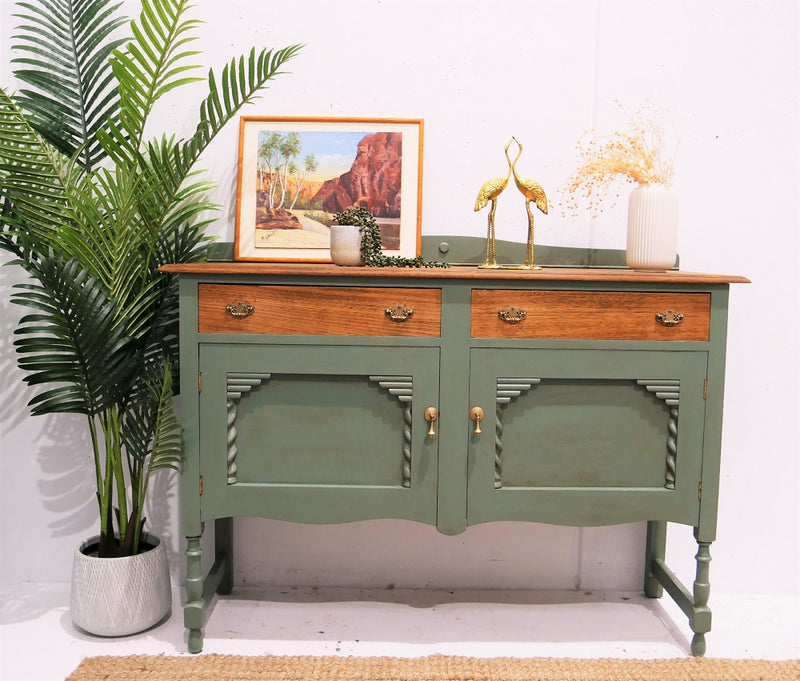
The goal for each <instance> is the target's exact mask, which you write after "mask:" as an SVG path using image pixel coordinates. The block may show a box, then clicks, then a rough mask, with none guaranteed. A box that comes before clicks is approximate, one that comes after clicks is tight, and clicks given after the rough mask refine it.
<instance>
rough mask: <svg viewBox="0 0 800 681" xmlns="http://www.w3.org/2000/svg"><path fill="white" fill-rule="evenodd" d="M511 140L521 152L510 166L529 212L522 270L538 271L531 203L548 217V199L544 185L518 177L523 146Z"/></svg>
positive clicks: (514, 138) (516, 140)
mask: <svg viewBox="0 0 800 681" xmlns="http://www.w3.org/2000/svg"><path fill="white" fill-rule="evenodd" d="M511 139H512V140H514V141H515V142H516V143H517V146H518V147H519V152H518V153H517V156H516V158H514V161H513V162H511V161H509V164H510V165H511V172H512V173H513V174H514V184H516V185H517V189H519V190H520V192H522V195H523V196H524V197H525V210H526V211H527V212H528V241H527V247H526V249H525V264H524V265H523V266H522V269H538V268H536V267H535V266H534V264H533V258H534V253H533V248H534V247H533V211H531V202H533V203H535V204H536V207H537V208H538V209H539V210H540V211H542V213H544V214H545V215H547V197H546V196H545V193H544V189H542V185H540V184H539V183H538V182H535V181H534V180H528V179H525V178H520V176H519V175H517V167H516V166H517V161H519V157H520V156H522V144H520V141H519V140H518V139H517V138H516V137H512V138H511ZM506 158H508V147H506Z"/></svg>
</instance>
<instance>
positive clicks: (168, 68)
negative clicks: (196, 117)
mask: <svg viewBox="0 0 800 681" xmlns="http://www.w3.org/2000/svg"><path fill="white" fill-rule="evenodd" d="M188 8H189V2H188V0H160V1H154V0H143V1H142V12H141V15H140V17H139V22H138V23H137V22H132V23H131V30H132V32H133V40H131V41H130V42H128V43H127V45H126V46H125V51H122V50H120V49H115V50H114V51H113V53H112V55H111V60H110V61H111V67H112V69H113V71H114V75H115V76H116V78H117V81H118V82H119V93H120V107H121V117H120V120H121V123H122V128H123V130H124V131H125V133H126V135H127V136H128V137H129V138H130V144H131V145H132V147H134V148H137V149H138V147H139V142H140V141H141V138H142V133H143V131H144V124H145V121H146V120H147V117H148V115H149V113H150V111H151V110H152V108H153V105H154V104H155V102H156V101H157V100H158V99H159V98H160V97H161V96H162V95H164V94H165V93H167V92H169V91H170V90H173V89H175V88H176V87H179V86H181V85H184V84H186V83H191V82H194V81H196V80H199V79H198V78H196V77H193V76H189V75H187V73H188V72H190V71H192V70H193V69H195V68H197V66H196V65H192V64H187V63H186V60H187V59H189V58H190V57H193V56H194V55H196V54H198V51H196V50H189V49H187V45H188V43H190V42H192V41H193V40H195V36H193V35H191V31H192V30H193V29H194V28H195V27H196V26H197V25H198V24H199V23H200V22H199V21H198V20H194V19H184V18H183V15H184V13H185V12H186V10H187V9H188Z"/></svg>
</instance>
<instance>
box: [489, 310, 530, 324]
mask: <svg viewBox="0 0 800 681" xmlns="http://www.w3.org/2000/svg"><path fill="white" fill-rule="evenodd" d="M497 316H498V317H500V319H502V320H503V321H504V322H506V323H507V324H519V323H520V322H521V321H522V320H523V319H525V317H527V316H528V313H527V312H525V310H522V309H520V308H518V307H507V308H506V309H504V310H500V311H498V313H497Z"/></svg>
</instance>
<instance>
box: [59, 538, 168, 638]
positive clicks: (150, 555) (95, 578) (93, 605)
mask: <svg viewBox="0 0 800 681" xmlns="http://www.w3.org/2000/svg"><path fill="white" fill-rule="evenodd" d="M97 540H98V537H92V538H91V539H88V540H87V541H85V542H84V543H83V544H81V546H80V547H79V548H78V549H76V550H75V558H74V561H73V564H72V588H71V592H70V611H71V614H72V621H73V622H74V623H75V625H77V626H78V627H80V628H81V629H83V630H84V631H87V632H89V633H90V634H97V635H98V636H127V635H129V634H135V633H137V632H139V631H144V630H145V629H149V628H150V627H152V626H153V625H154V624H156V623H157V622H159V621H160V620H161V619H163V617H164V616H165V615H166V614H167V613H168V612H169V611H170V608H171V606H172V592H171V589H170V581H169V565H168V563H167V551H166V548H165V547H164V543H163V542H162V541H161V540H159V539H158V537H154V536H153V535H149V534H147V533H145V535H144V541H145V542H146V543H148V544H151V545H153V544H155V548H152V549H150V550H149V551H146V552H145V553H140V554H138V555H136V556H126V557H124V558H97V557H96V556H87V555H86V554H84V553H83V551H84V550H85V549H86V548H87V547H90V546H91V545H92V544H97Z"/></svg>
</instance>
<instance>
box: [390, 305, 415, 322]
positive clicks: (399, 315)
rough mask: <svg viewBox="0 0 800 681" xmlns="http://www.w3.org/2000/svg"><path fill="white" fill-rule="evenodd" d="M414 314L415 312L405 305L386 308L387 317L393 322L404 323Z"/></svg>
mask: <svg viewBox="0 0 800 681" xmlns="http://www.w3.org/2000/svg"><path fill="white" fill-rule="evenodd" d="M413 314H414V310H413V309H412V308H410V307H406V306H405V305H395V306H394V307H387V308H386V316H387V317H388V318H389V319H391V320H392V321H393V322H404V321H406V319H408V318H409V317H410V316H411V315H413Z"/></svg>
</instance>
